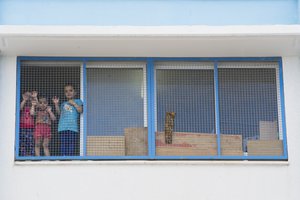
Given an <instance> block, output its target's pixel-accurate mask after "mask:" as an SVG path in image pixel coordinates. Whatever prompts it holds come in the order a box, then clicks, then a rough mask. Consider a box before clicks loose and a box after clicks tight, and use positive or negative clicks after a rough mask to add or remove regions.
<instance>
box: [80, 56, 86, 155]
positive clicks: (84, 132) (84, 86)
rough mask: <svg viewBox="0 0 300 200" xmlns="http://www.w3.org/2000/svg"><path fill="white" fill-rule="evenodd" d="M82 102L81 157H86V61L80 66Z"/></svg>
mask: <svg viewBox="0 0 300 200" xmlns="http://www.w3.org/2000/svg"><path fill="white" fill-rule="evenodd" d="M81 75H82V78H81V80H82V85H83V87H82V88H83V89H82V93H83V94H82V95H83V96H82V97H81V98H82V100H83V115H82V116H83V141H82V143H83V144H82V145H83V156H86V155H87V154H86V139H87V80H86V61H85V60H84V61H83V64H82V74H81Z"/></svg>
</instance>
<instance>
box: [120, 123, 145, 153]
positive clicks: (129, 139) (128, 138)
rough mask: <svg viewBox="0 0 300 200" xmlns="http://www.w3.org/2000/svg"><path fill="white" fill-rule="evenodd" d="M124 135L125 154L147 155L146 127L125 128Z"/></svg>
mask: <svg viewBox="0 0 300 200" xmlns="http://www.w3.org/2000/svg"><path fill="white" fill-rule="evenodd" d="M124 135H125V153H126V155H127V156H146V155H148V128H125V129H124Z"/></svg>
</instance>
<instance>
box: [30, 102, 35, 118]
mask: <svg viewBox="0 0 300 200" xmlns="http://www.w3.org/2000/svg"><path fill="white" fill-rule="evenodd" d="M35 106H36V102H35V101H33V102H31V108H30V115H32V116H34V115H35Z"/></svg>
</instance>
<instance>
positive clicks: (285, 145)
mask: <svg viewBox="0 0 300 200" xmlns="http://www.w3.org/2000/svg"><path fill="white" fill-rule="evenodd" d="M278 65H279V80H280V103H281V110H280V111H281V120H282V121H279V123H282V133H283V155H284V156H285V157H286V158H287V157H288V151H287V137H286V122H285V112H284V111H285V106H284V105H285V104H284V84H283V71H282V58H280V59H279V61H278ZM278 103H279V102H278Z"/></svg>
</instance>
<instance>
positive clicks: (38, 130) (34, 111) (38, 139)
mask: <svg viewBox="0 0 300 200" xmlns="http://www.w3.org/2000/svg"><path fill="white" fill-rule="evenodd" d="M30 114H31V115H32V116H33V115H35V116H36V125H35V130H34V138H35V155H36V156H40V155H41V154H40V149H41V144H42V142H43V149H44V155H45V156H50V152H49V142H50V138H51V121H55V120H56V117H55V115H54V114H53V112H52V111H51V107H50V106H48V101H47V99H46V98H44V97H41V98H40V100H39V104H38V105H37V102H32V106H31V109H30Z"/></svg>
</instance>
